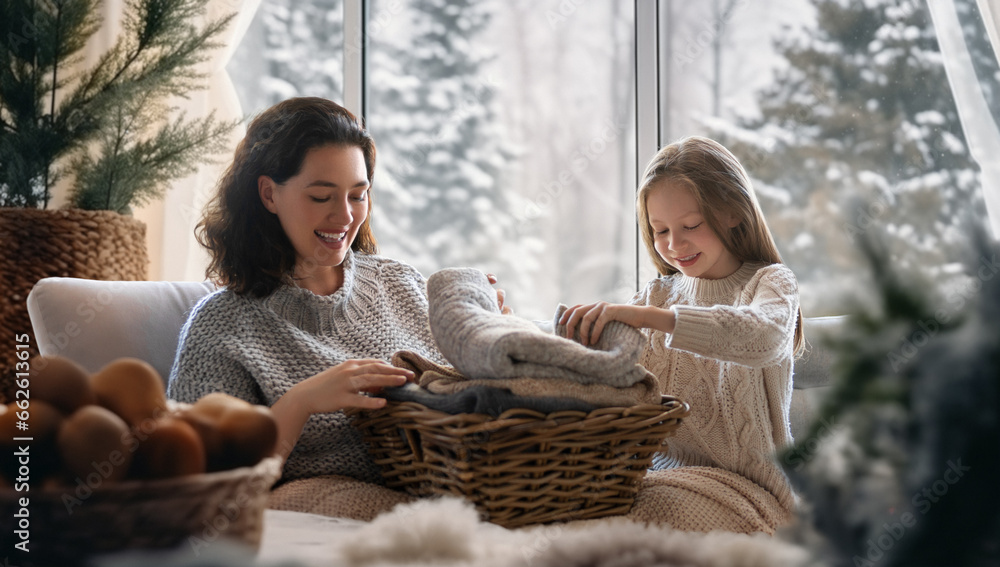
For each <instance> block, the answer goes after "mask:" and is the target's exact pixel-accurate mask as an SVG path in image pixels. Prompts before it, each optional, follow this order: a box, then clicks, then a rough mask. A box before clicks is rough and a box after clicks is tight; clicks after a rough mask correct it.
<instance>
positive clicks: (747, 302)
mask: <svg viewBox="0 0 1000 567" xmlns="http://www.w3.org/2000/svg"><path fill="white" fill-rule="evenodd" d="M632 303H634V304H637V305H654V306H657V307H663V308H670V309H671V310H672V311H673V312H674V314H675V316H676V326H675V328H674V332H673V333H671V334H666V333H663V332H660V331H651V332H647V337H648V344H647V345H646V348H645V350H644V352H643V355H642V358H641V363H642V364H643V365H644V366H645V367H646V368H648V369H649V370H650V371H652V372H653V374H655V375H656V376H657V378H658V379H659V381H660V387H661V391H662V392H663V393H666V394H672V395H675V396H677V397H679V398H680V399H682V400H684V401H686V402H688V403H689V404H690V405H691V415H690V417H688V418H687V419H685V420H684V422H683V423H682V424H681V426H680V427H679V428H678V430H677V435H676V437H672V438H670V439H669V441H668V442H669V449H668V451H667V452H666V453H665V454H663V455H662V456H661V458H659V459H657V461H655V462H654V465H655V468H657V469H667V470H665V471H664V472H662V473H658V474H652V475H651V477H650V480H651V481H652V482H653V483H654V484H657V483H659V484H670V483H671V482H672V480H671V479H672V478H675V480H680V479H682V477H683V482H681V484H683V491H681V492H678V493H679V494H684V496H683V498H684V499H686V501H685V502H684V503H683V505H678V506H677V507H676V509H677V510H682V511H686V512H685V513H695V510H697V509H698V508H699V507H700V506H699V503H698V500H699V498H703V499H708V500H711V501H713V504H712V506H708V507H704V509H705V510H706V513H708V514H713V513H719V512H718V510H719V508H718V505H719V503H720V502H723V501H728V500H730V499H732V498H737V499H739V498H745V499H747V500H749V501H752V504H753V505H752V506H751V507H752V508H756V509H757V513H759V514H760V515H761V517H762V518H764V521H763V525H771V527H772V528H773V525H772V524H775V523H776V522H779V523H780V521H781V519H782V518H784V517H786V515H787V514H788V513H789V512H790V511H791V510H792V508H793V506H794V503H795V496H794V494H793V492H792V490H791V486H790V485H789V482H788V479H787V477H786V476H785V474H784V472H783V471H782V470H781V468H780V467H779V466H778V464H777V462H776V460H775V457H774V455H775V453H776V451H777V450H779V449H780V448H782V447H784V446H785V445H787V444H789V443H791V441H792V436H791V430H790V428H789V418H788V412H789V405H790V403H791V396H792V357H793V342H794V331H795V322H796V316H797V313H798V307H799V299H798V286H797V284H796V281H795V276H794V275H793V274H792V272H791V270H789V269H788V268H787V267H785V266H784V265H783V264H772V265H764V264H759V263H758V264H752V263H744V264H743V266H741V267H740V268H739V269H738V270H737V271H736V272H735V273H733V274H732V275H730V276H729V277H726V278H722V279H718V280H708V279H700V278H691V277H687V276H684V275H682V274H676V275H673V276H665V277H661V278H658V279H655V280H653V281H651V282H650V283H649V284H648V285H647V286H646V288H645V289H643V290H642V291H640V292H639V293H638V294H636V296H635V297H634V298H633V300H632ZM673 471H676V472H673ZM699 471H701V472H704V473H705V474H699ZM692 474H693V475H694V476H693V477H692ZM731 475H738V476H739V477H743V478H742V479H739V478H730V479H728V480H724V481H723V482H722V484H724V485H727V487H726V488H724V489H723V488H720V486H721V485H720V482H719V479H720V478H723V479H725V477H727V476H731ZM692 478H694V480H693V481H692ZM699 479H702V480H699ZM744 479H745V480H749V481H751V482H750V483H747V482H745V480H744ZM732 486H738V487H739V489H738V490H736V491H733V490H731V488H730V487H732ZM758 490H759V492H760V494H753V493H754V492H755V491H758ZM699 492H700V494H699ZM673 497H674V496H671V498H673ZM660 504H661V505H666V504H664V503H662V502H661V503H660ZM741 507H742V508H746V506H744V505H743V503H737V502H732V503H728V504H727V505H726V508H727V509H738V508H741ZM708 510H715V512H708ZM668 513H669V512H668ZM717 520H718V521H715V520H714V519H713V518H699V519H698V520H697V521H696V522H694V524H696V525H697V526H699V527H698V528H696V529H700V530H701V531H705V530H707V529H715V528H718V529H734V528H733V526H732V522H731V518H718V519H717ZM665 523H669V524H672V525H674V526H675V527H678V528H680V529H686V527H687V526H688V525H691V523H690V522H685V521H672V520H671V519H670V518H666V519H665ZM752 523H753V522H751V524H752ZM677 524H685V525H677ZM736 529H740V528H736ZM755 529H763V531H771V530H768V529H764V528H761V527H760V526H759V525H758V526H757V528H755ZM749 531H753V530H749Z"/></svg>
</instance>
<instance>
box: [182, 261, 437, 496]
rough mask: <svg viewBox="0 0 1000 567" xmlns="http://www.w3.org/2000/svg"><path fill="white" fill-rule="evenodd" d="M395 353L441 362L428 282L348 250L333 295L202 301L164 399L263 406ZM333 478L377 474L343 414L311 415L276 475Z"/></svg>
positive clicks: (283, 292) (286, 292) (297, 292)
mask: <svg viewBox="0 0 1000 567" xmlns="http://www.w3.org/2000/svg"><path fill="white" fill-rule="evenodd" d="M398 350H410V351H414V352H417V353H419V354H420V355H422V356H425V357H427V358H430V359H432V360H434V361H437V362H443V361H442V359H441V355H440V353H439V352H438V350H437V347H436V346H435V344H434V339H433V338H432V337H431V332H430V327H429V326H428V324H427V295H426V282H425V280H424V278H423V276H421V275H420V273H419V272H417V271H416V270H415V269H414V268H412V267H410V266H408V265H406V264H403V263H401V262H397V261H395V260H390V259H388V258H384V257H381V256H374V255H367V254H359V253H353V252H352V253H348V255H347V257H346V259H345V260H344V285H343V286H342V287H341V288H340V289H339V290H338V291H337V292H336V293H334V294H333V295H329V296H319V295H316V294H314V293H313V292H311V291H308V290H305V289H300V288H297V287H292V286H284V287H280V288H278V289H277V290H275V291H274V293H272V294H271V295H269V296H268V297H265V298H253V297H249V296H239V295H236V294H235V293H232V292H230V291H228V290H220V291H218V292H216V293H213V294H211V295H209V296H208V297H206V298H204V299H203V300H202V301H201V302H199V303H198V305H196V306H195V308H194V309H193V310H192V312H191V315H190V316H189V318H188V321H187V323H185V325H184V327H183V329H182V330H181V336H180V341H179V344H178V350H177V357H176V359H175V360H174V366H173V369H172V371H171V373H170V381H169V385H168V387H167V395H168V396H169V397H170V398H172V399H176V400H178V401H182V402H194V401H196V400H198V399H199V398H200V397H202V396H204V395H205V394H207V393H209V392H216V391H221V392H226V393H228V394H231V395H233V396H236V397H238V398H242V399H244V400H246V401H248V402H252V403H255V404H263V405H267V406H270V405H272V404H274V402H276V401H277V400H278V398H280V397H281V396H283V395H284V394H285V392H287V391H288V390H289V389H290V388H291V387H292V386H293V385H294V384H296V383H298V382H301V381H302V380H304V379H306V378H308V377H310V376H312V375H314V374H317V373H319V372H320V371H322V370H325V369H327V368H329V367H331V366H334V365H336V364H339V363H341V362H343V361H345V360H348V359H355V358H377V359H381V360H385V361H387V362H388V361H389V360H390V359H391V358H392V355H393V353H395V352H396V351H398ZM330 474H338V475H347V476H352V477H355V478H357V479H360V480H365V481H369V482H379V481H380V479H381V477H380V475H379V472H378V468H377V467H376V466H375V464H374V463H373V462H372V460H371V458H370V457H369V455H368V451H367V447H366V445H365V444H364V443H363V441H362V440H361V437H360V435H359V434H358V432H357V430H356V429H354V428H353V427H351V426H350V425H349V424H348V423H347V418H346V417H345V416H344V414H343V412H336V413H329V414H318V415H313V416H312V417H311V418H310V419H309V421H308V422H307V423H306V425H305V427H304V428H303V431H302V436H301V437H300V438H299V441H298V443H297V444H296V445H295V448H294V450H293V451H292V453H291V455H290V456H289V458H288V462H286V463H285V468H284V474H283V480H291V479H295V478H303V477H311V476H318V475H330Z"/></svg>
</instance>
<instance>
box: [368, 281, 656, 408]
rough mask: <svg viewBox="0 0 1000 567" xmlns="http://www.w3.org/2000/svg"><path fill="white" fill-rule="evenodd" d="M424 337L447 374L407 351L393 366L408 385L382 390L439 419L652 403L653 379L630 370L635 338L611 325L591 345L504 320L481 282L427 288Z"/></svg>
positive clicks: (559, 330)
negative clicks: (411, 378) (440, 414)
mask: <svg viewBox="0 0 1000 567" xmlns="http://www.w3.org/2000/svg"><path fill="white" fill-rule="evenodd" d="M427 297H428V301H429V308H430V326H431V333H432V334H433V335H434V339H435V340H436V341H437V345H438V349H439V350H440V351H441V354H443V355H444V357H445V359H446V360H447V361H448V362H450V363H451V364H452V365H453V366H443V365H440V364H437V363H435V362H433V361H430V360H427V359H426V358H423V357H421V356H420V355H417V354H415V353H412V352H409V351H400V352H397V353H396V354H395V356H394V357H393V361H392V362H393V364H394V365H396V366H400V367H404V368H408V369H410V370H412V371H414V373H415V374H416V375H417V380H416V384H410V385H407V386H404V387H401V388H394V389H389V390H386V397H388V398H390V399H394V400H400V401H404V400H410V401H416V402H419V403H421V404H424V405H425V406H427V407H429V408H433V409H438V410H442V411H446V412H448V413H485V414H488V415H492V416H497V415H499V414H500V413H502V412H503V411H506V410H507V409H511V408H528V409H533V410H537V411H540V412H543V413H548V412H551V411H560V410H578V411H590V410H593V409H595V408H599V407H609V406H632V405H637V404H645V403H652V404H658V403H660V392H659V390H658V387H657V383H656V379H655V377H654V376H653V374H652V373H650V372H649V371H648V370H646V369H645V368H644V367H643V366H642V365H640V364H639V363H638V360H639V355H640V354H641V353H642V348H643V342H644V340H645V339H644V337H643V335H642V333H640V332H639V331H638V330H636V329H635V328H633V327H630V326H628V325H625V324H624V323H620V322H617V321H614V322H611V323H609V324H608V325H606V326H605V328H604V330H603V331H602V332H601V337H600V340H598V341H597V343H596V344H594V345H592V346H591V347H585V346H583V345H582V344H580V343H579V342H578V341H579V336H577V337H576V339H577V340H570V339H567V338H564V336H565V334H566V330H565V327H564V326H562V325H559V324H558V321H559V319H560V317H562V314H563V312H564V311H565V310H566V307H565V306H564V305H560V306H559V308H558V309H557V310H556V313H555V316H554V317H553V324H552V331H553V332H549V331H546V330H543V329H542V328H541V326H539V325H538V324H536V323H533V322H531V321H528V320H526V319H521V318H519V317H516V316H513V315H503V314H501V313H500V310H499V307H498V306H497V297H496V291H495V290H494V289H493V286H492V285H490V282H489V280H488V279H487V278H486V274H484V273H483V272H481V271H479V270H476V269H472V268H449V269H445V270H441V271H439V272H436V273H435V274H433V275H432V276H431V277H430V278H429V279H428V281H427Z"/></svg>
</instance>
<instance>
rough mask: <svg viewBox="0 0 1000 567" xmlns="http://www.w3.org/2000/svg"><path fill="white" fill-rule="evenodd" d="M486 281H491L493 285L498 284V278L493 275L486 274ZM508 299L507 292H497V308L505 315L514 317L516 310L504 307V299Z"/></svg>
mask: <svg viewBox="0 0 1000 567" xmlns="http://www.w3.org/2000/svg"><path fill="white" fill-rule="evenodd" d="M486 279H487V280H489V282H490V283H491V284H495V283H497V277H496V276H495V275H493V274H486ZM506 297H507V292H505V291H504V290H502V289H498V290H497V307H499V308H500V312H501V313H503V314H504V315H513V314H514V310H513V309H511V308H510V307H508V306H506V305H504V299H506Z"/></svg>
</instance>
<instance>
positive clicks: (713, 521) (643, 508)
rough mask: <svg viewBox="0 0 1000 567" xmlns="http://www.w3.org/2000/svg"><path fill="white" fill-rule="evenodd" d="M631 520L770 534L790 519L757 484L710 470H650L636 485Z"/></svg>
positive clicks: (695, 529)
mask: <svg viewBox="0 0 1000 567" xmlns="http://www.w3.org/2000/svg"><path fill="white" fill-rule="evenodd" d="M626 517H628V518H629V519H631V520H635V521H637V522H646V523H650V524H657V525H667V526H670V527H672V528H674V529H675V530H682V531H687V532H710V531H713V530H723V531H727V532H736V533H744V534H752V533H755V532H764V533H766V534H770V535H773V534H774V531H775V528H776V527H778V526H780V525H782V524H784V523H787V522H788V521H789V520H790V519H791V516H790V514H789V513H788V511H786V510H785V509H784V508H782V507H781V504H779V503H778V501H777V499H776V498H775V497H774V496H773V495H772V494H771V493H770V492H768V491H766V490H762V489H761V487H760V485H758V484H755V483H753V482H751V481H750V480H748V479H746V478H745V477H742V476H740V475H738V474H735V473H731V472H729V471H727V470H723V469H719V468H714V467H680V468H675V469H670V470H662V471H650V472H649V473H647V474H646V477H645V478H643V479H642V483H641V484H640V485H639V493H638V494H637V495H636V499H635V504H633V505H632V509H631V510H630V511H629V513H628V514H627V515H626Z"/></svg>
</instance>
